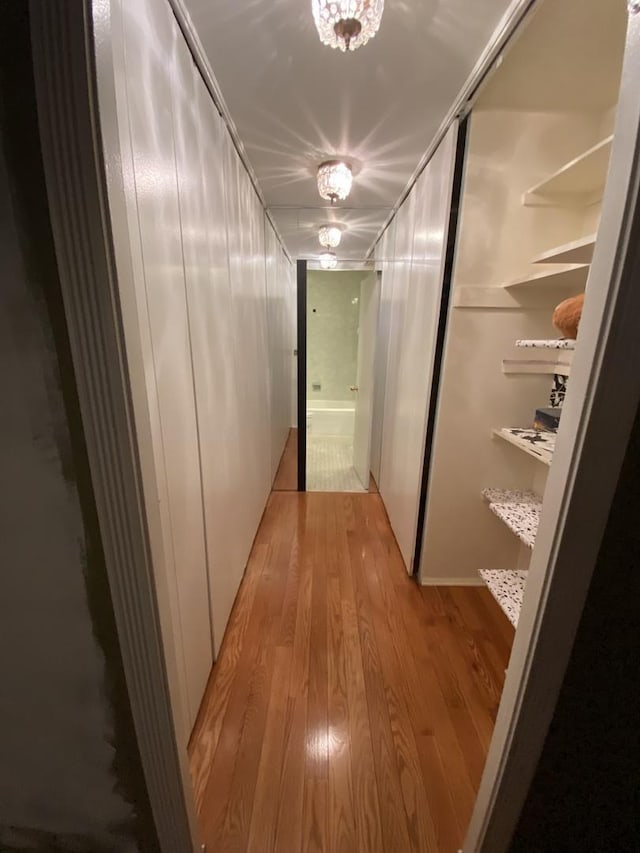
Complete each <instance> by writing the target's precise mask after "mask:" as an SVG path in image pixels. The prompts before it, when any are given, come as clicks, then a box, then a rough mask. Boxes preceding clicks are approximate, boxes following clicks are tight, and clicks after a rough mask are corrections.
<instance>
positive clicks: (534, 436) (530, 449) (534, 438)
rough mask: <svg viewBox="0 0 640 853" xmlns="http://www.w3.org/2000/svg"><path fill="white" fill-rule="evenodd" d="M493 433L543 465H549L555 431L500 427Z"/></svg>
mask: <svg viewBox="0 0 640 853" xmlns="http://www.w3.org/2000/svg"><path fill="white" fill-rule="evenodd" d="M493 434H494V435H495V436H496V437H497V438H502V439H503V440H504V441H507V442H509V444H512V445H513V446H514V447H517V448H518V450H522V451H523V452H524V453H526V454H527V455H528V456H531V457H533V459H537V460H538V461H539V462H543V463H544V464H545V465H551V460H552V458H553V451H554V449H555V444H556V434H555V432H545V431H544V430H538V429H528V428H522V427H502V429H495V430H494V431H493Z"/></svg>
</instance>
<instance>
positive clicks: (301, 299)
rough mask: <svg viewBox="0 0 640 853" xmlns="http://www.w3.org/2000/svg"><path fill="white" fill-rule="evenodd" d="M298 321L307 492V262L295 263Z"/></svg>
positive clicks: (301, 480)
mask: <svg viewBox="0 0 640 853" xmlns="http://www.w3.org/2000/svg"><path fill="white" fill-rule="evenodd" d="M296 305H297V320H298V326H297V328H298V331H297V335H298V339H297V346H298V349H297V353H298V361H297V368H298V378H297V385H298V491H299V492H306V490H307V262H306V260H300V259H299V260H298V261H296Z"/></svg>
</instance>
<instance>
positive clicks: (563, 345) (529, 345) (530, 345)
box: [516, 338, 576, 350]
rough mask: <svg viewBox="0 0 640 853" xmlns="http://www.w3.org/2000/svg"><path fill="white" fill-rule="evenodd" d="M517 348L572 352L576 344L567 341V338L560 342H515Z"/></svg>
mask: <svg viewBox="0 0 640 853" xmlns="http://www.w3.org/2000/svg"><path fill="white" fill-rule="evenodd" d="M516 346H517V347H522V348H523V349H568V350H574V349H575V348H576V342H575V341H572V340H569V339H568V338H565V339H562V340H549V341H542V340H537V341H536V340H520V341H516Z"/></svg>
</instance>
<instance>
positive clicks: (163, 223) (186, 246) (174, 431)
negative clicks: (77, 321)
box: [96, 0, 295, 724]
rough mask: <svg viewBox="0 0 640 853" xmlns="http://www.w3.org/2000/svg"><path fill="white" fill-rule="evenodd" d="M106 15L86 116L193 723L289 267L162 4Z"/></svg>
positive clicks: (276, 352) (266, 481) (245, 518)
mask: <svg viewBox="0 0 640 853" xmlns="http://www.w3.org/2000/svg"><path fill="white" fill-rule="evenodd" d="M99 9H100V5H99V4H98V5H97V6H96V14H99ZM110 14H111V37H112V52H113V67H112V68H111V69H108V68H100V67H99V69H98V74H99V78H100V74H108V73H111V74H113V75H114V77H115V91H116V98H115V105H110V104H108V103H106V102H105V103H104V104H101V107H102V109H101V115H102V120H103V122H108V121H109V120H114V121H117V123H118V131H119V150H106V151H105V156H106V160H107V165H108V168H109V169H110V170H111V172H112V173H115V172H117V170H118V169H119V168H121V169H122V174H121V175H119V176H118V177H119V179H120V180H121V185H122V186H123V187H124V190H125V193H124V195H125V199H124V204H125V209H126V216H127V226H128V227H127V231H126V235H125V233H124V232H123V231H122V229H118V228H114V236H115V240H116V246H115V249H116V259H117V261H118V262H119V269H118V272H119V280H120V286H121V289H122V291H123V293H122V297H123V304H124V305H130V306H135V307H134V308H132V310H135V311H136V314H137V317H136V322H135V323H133V322H131V318H130V317H129V318H128V321H127V322H125V336H126V346H127V350H128V351H129V352H130V353H131V354H133V353H134V352H137V351H139V352H141V353H142V358H143V367H142V370H141V373H140V374H137V373H136V372H135V371H134V370H133V368H132V391H133V395H134V407H135V411H136V417H137V419H138V420H139V421H140V424H139V426H140V429H139V434H144V431H145V430H144V429H143V428H142V426H143V424H146V426H147V427H148V428H149V429H150V434H151V441H152V445H153V468H154V470H153V472H152V474H153V476H151V475H149V476H146V478H145V488H146V491H147V493H146V495H145V498H146V500H147V502H149V503H150V504H159V505H160V506H161V535H159V536H158V537H156V540H160V539H161V541H155V542H154V543H153V545H154V563H155V569H156V572H163V573H164V578H163V582H164V583H168V584H169V593H170V595H169V598H170V604H171V608H172V620H171V621H172V637H171V639H170V641H171V642H173V643H174V644H175V645H176V646H177V659H178V661H182V662H183V667H182V671H181V672H180V674H179V675H180V679H181V685H182V695H181V700H182V703H183V706H184V708H183V710H184V715H185V718H186V719H187V720H188V721H189V722H190V723H191V724H192V723H193V721H194V719H195V715H196V713H197V710H198V706H199V703H200V699H201V697H202V694H203V691H204V687H205V684H206V679H207V677H208V674H209V670H210V667H211V663H212V659H213V656H214V655H215V654H217V651H218V649H219V648H220V643H221V641H222V636H223V633H224V629H225V626H226V623H227V620H228V617H229V613H230V610H231V607H232V605H233V601H234V598H235V595H236V592H237V589H238V586H239V584H240V581H241V579H242V574H243V571H244V568H245V566H246V562H247V558H248V555H249V551H250V549H251V545H252V542H253V538H254V535H255V532H256V529H257V526H258V523H259V521H260V517H261V514H262V511H263V509H264V505H265V502H266V499H267V496H268V494H269V490H270V486H271V482H272V479H273V476H274V474H275V470H276V467H277V463H278V459H279V456H280V453H281V452H282V448H283V446H284V442H285V439H286V435H287V430H288V427H289V424H290V423H291V418H292V415H291V394H290V389H291V370H292V358H291V349H292V341H293V329H292V318H293V316H294V307H293V306H294V301H295V289H294V275H293V272H294V271H293V268H292V267H291V265H290V264H289V263H288V262H287V260H286V258H285V257H284V255H283V253H282V250H281V249H280V247H279V244H278V243H277V240H276V237H275V234H274V233H273V231H272V229H271V226H270V225H269V224H268V222H267V221H266V218H265V215H264V212H263V210H262V207H261V205H260V203H259V200H258V198H257V196H256V194H255V192H254V190H253V188H252V186H251V183H250V181H249V178H248V175H247V174H246V171H245V169H244V167H243V165H242V163H241V161H240V159H239V157H238V155H237V152H236V151H235V149H234V147H233V144H232V141H231V138H230V136H229V134H228V133H227V131H226V128H225V127H224V125H223V123H222V120H221V118H220V116H219V114H218V112H217V110H216V108H215V106H214V104H213V102H212V101H211V99H210V97H209V94H208V92H207V90H206V88H205V86H204V83H203V81H202V79H201V77H200V75H199V73H198V71H197V69H196V67H195V65H194V63H193V60H192V58H191V55H190V53H189V51H188V49H187V45H186V43H185V41H184V39H183V37H182V35H181V33H180V30H179V28H178V26H177V24H176V22H175V20H174V18H173V15H172V12H171V10H170V7H169V5H168V4H167V3H166V2H165V0H137V2H136V3H124V2H122V0H113V2H112V3H111V4H110ZM99 83H100V79H99ZM112 106H114V108H115V116H114V115H113V113H112V112H110V108H111V107H112ZM112 136H113V134H108V133H105V134H104V138H105V140H108V139H109V138H111V137H112ZM111 177H112V178H114V175H113V174H112V175H111ZM109 183H110V193H111V196H110V203H111V209H112V212H113V215H114V216H117V215H119V213H118V211H119V207H118V201H119V200H118V199H117V198H116V197H115V195H114V194H115V193H116V191H117V184H118V181H116V180H115V179H113V180H110V182H109ZM127 263H129V264H132V265H133V275H132V276H131V277H127V275H125V267H126V265H127ZM121 273H122V274H121ZM143 475H144V468H143Z"/></svg>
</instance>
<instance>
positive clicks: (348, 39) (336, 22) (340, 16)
mask: <svg viewBox="0 0 640 853" xmlns="http://www.w3.org/2000/svg"><path fill="white" fill-rule="evenodd" d="M311 8H312V10H313V19H314V21H315V22H316V28H317V30H318V35H319V36H320V41H321V42H322V43H323V44H326V45H328V46H329V47H333V48H336V47H339V48H340V50H341V51H343V52H344V51H348V50H351V51H353V50H356V49H357V48H359V47H360V46H361V45H363V44H366V43H367V42H368V41H369V39H372V38H373V37H374V36H375V34H376V33H377V32H378V28H379V27H380V21H381V19H382V13H383V11H384V0H311Z"/></svg>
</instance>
